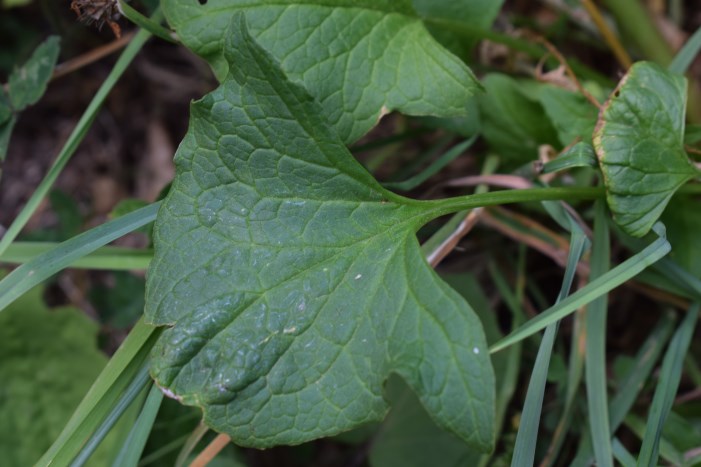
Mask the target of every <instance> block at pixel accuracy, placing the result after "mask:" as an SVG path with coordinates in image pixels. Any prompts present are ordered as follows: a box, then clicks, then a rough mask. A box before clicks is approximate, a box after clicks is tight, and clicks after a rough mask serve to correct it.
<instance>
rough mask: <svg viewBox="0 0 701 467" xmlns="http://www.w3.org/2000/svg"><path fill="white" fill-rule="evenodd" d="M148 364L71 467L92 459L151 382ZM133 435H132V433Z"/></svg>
mask: <svg viewBox="0 0 701 467" xmlns="http://www.w3.org/2000/svg"><path fill="white" fill-rule="evenodd" d="M149 380H150V379H149V375H148V366H146V365H144V366H142V367H141V369H140V370H139V372H138V373H137V374H136V376H135V377H134V379H133V380H132V381H131V383H129V386H128V387H127V389H126V390H125V391H124V393H123V394H122V395H121V396H120V397H119V399H118V400H117V403H116V404H115V405H114V407H113V408H112V410H111V411H110V412H109V413H108V414H107V417H105V419H104V420H103V421H102V423H101V424H100V426H99V427H98V428H97V429H96V430H95V431H94V432H93V434H92V435H91V436H90V437H89V438H88V440H87V442H86V443H85V445H84V446H83V448H82V449H81V450H80V452H79V453H78V455H77V456H76V457H75V459H73V462H71V467H82V466H83V465H85V463H86V462H88V460H89V459H90V456H91V455H92V453H93V452H95V449H97V447H98V446H99V445H100V443H101V442H102V440H104V439H105V436H107V433H109V432H110V430H111V429H112V428H113V427H114V425H115V424H116V423H117V421H118V420H119V419H120V418H121V416H122V415H124V412H126V410H127V409H128V408H129V407H130V406H131V404H132V403H134V401H135V400H136V398H137V397H138V396H139V394H141V393H142V392H143V391H144V388H145V387H146V386H147V384H148V382H149ZM132 433H133V432H132ZM130 437H131V435H130Z"/></svg>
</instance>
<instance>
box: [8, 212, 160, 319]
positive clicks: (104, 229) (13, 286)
mask: <svg viewBox="0 0 701 467" xmlns="http://www.w3.org/2000/svg"><path fill="white" fill-rule="evenodd" d="M159 206H160V203H154V204H150V205H148V206H145V207H143V208H141V209H138V210H136V211H134V212H131V213H129V214H126V215H124V216H122V217H119V218H117V219H115V220H112V221H109V222H107V223H105V224H102V225H100V226H98V227H95V228H94V229H90V230H88V231H87V232H84V233H82V234H80V235H77V236H75V237H73V238H71V239H70V240H66V241H65V242H63V243H61V244H59V245H58V246H57V247H56V248H54V249H52V250H49V251H47V252H46V253H43V254H41V255H39V256H37V257H35V258H34V259H32V260H31V261H29V262H28V263H25V264H23V265H22V266H20V267H18V268H17V269H15V270H14V271H12V272H11V273H10V274H8V275H7V277H5V278H4V279H3V280H2V281H0V311H2V310H3V309H4V308H5V307H6V306H7V305H9V304H10V303H12V302H13V301H15V300H16V299H17V298H18V297H20V296H21V295H22V294H24V293H25V292H26V291H28V290H29V289H31V288H32V287H34V286H35V285H37V284H39V283H41V282H42V281H43V280H45V279H47V278H49V277H51V276H52V275H53V274H55V273H56V272H58V271H60V270H61V269H63V268H65V267H67V266H69V265H70V264H72V263H73V262H74V261H76V260H77V259H79V258H81V257H83V256H85V255H87V254H88V253H91V252H93V251H95V250H96V249H98V248H99V247H101V246H103V245H105V244H107V243H109V242H111V241H113V240H116V239H118V238H119V237H121V236H123V235H125V234H127V233H129V232H132V231H134V230H136V229H138V228H139V227H141V226H143V225H146V224H148V223H149V222H153V220H154V219H155V218H156V212H157V211H158V207H159Z"/></svg>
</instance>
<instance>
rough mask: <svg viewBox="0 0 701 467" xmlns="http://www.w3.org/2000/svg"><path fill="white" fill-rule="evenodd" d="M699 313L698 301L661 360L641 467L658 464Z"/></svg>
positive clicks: (641, 457) (646, 430) (641, 453)
mask: <svg viewBox="0 0 701 467" xmlns="http://www.w3.org/2000/svg"><path fill="white" fill-rule="evenodd" d="M698 316H699V305H698V303H697V304H694V305H693V306H692V307H691V308H690V309H689V311H688V312H687V314H686V316H685V317H684V320H683V321H682V322H681V324H680V325H679V328H678V329H677V331H676V332H675V333H674V337H672V341H671V342H670V343H669V348H668V349H667V352H666V353H665V357H664V360H663V362H662V371H661V373H660V379H659V381H660V382H659V383H658V385H657V389H656V390H655V396H654V397H653V399H652V407H651V408H650V415H649V416H648V420H647V427H646V429H645V437H644V438H643V444H642V446H641V448H640V456H639V457H638V466H654V465H657V459H658V457H659V444H660V437H661V436H662V428H663V427H664V423H665V420H666V418H667V415H668V414H669V412H670V411H671V410H672V405H673V404H674V397H675V395H676V394H677V389H678V388H679V381H680V380H681V374H682V366H683V364H684V357H685V356H686V353H687V352H688V350H689V344H690V343H691V337H692V336H693V334H694V329H695V328H696V321H697V319H698Z"/></svg>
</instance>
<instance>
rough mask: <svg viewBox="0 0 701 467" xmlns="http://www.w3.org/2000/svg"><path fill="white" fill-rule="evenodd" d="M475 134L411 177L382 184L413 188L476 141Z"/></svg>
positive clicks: (391, 187) (392, 186) (399, 188)
mask: <svg viewBox="0 0 701 467" xmlns="http://www.w3.org/2000/svg"><path fill="white" fill-rule="evenodd" d="M477 136H479V135H475V136H473V137H472V138H470V139H468V140H465V141H463V142H462V143H460V144H458V145H456V146H454V147H452V148H450V149H449V150H448V151H446V152H445V153H444V154H443V155H442V156H440V157H439V158H438V159H436V160H435V161H434V162H433V163H431V165H429V166H428V167H427V168H426V169H424V170H423V171H421V172H419V173H418V174H416V175H414V176H413V177H410V178H408V179H406V180H404V181H402V182H389V183H384V184H383V186H384V187H385V188H389V189H391V190H399V191H410V190H413V189H414V188H416V187H417V186H419V185H421V184H422V183H423V182H425V181H426V180H428V179H429V178H431V177H432V176H434V175H435V174H437V173H438V172H440V171H441V170H442V169H443V168H444V167H445V166H447V165H448V164H450V163H451V162H453V161H454V160H455V159H456V158H457V157H458V156H459V155H460V154H462V153H463V152H465V151H466V150H467V149H468V148H469V147H470V146H472V144H473V143H474V142H475V141H477Z"/></svg>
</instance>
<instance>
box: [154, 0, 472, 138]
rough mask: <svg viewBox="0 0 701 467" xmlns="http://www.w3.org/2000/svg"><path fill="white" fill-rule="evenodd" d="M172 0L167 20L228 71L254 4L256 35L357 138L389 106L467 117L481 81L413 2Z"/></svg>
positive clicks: (343, 131) (346, 134)
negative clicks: (228, 43)
mask: <svg viewBox="0 0 701 467" xmlns="http://www.w3.org/2000/svg"><path fill="white" fill-rule="evenodd" d="M200 3H201V2H198V0H164V2H163V9H164V12H165V14H166V17H167V18H168V22H169V23H170V24H171V26H172V27H173V28H175V30H176V32H177V34H178V37H179V38H180V40H181V41H183V43H184V44H185V45H187V46H188V47H189V48H191V49H192V50H194V51H195V52H196V53H198V54H199V55H201V56H202V57H204V58H205V59H206V60H208V61H209V62H210V63H211V64H212V66H213V67H214V70H215V72H216V74H217V76H219V77H220V78H223V77H224V76H226V70H227V68H228V65H227V62H226V60H225V59H224V56H223V54H222V42H223V41H224V39H225V37H226V29H227V27H228V25H229V22H230V20H231V17H232V15H234V14H235V13H236V12H239V11H245V14H246V18H247V20H248V24H249V27H250V30H251V34H252V35H253V36H254V37H255V38H256V40H257V41H258V42H259V43H260V44H261V45H262V46H263V47H264V48H266V49H267V50H268V51H270V53H272V54H273V56H275V57H276V58H277V59H278V60H279V62H280V64H281V66H282V69H283V70H284V71H285V73H286V74H287V76H288V77H290V79H292V80H293V81H296V82H299V83H302V84H303V85H304V86H305V87H306V88H307V90H308V91H309V92H310V93H311V94H312V95H313V96H314V97H315V98H316V99H317V100H318V101H319V102H321V104H322V106H323V108H324V111H325V114H326V116H327V118H328V119H329V121H330V122H331V123H333V124H334V125H335V126H336V129H337V131H338V132H339V134H340V135H341V138H342V139H343V140H344V141H345V142H346V143H350V142H353V141H355V140H357V139H358V138H360V137H361V136H362V135H363V134H365V133H366V132H367V131H368V130H369V129H370V128H372V127H373V126H374V125H375V124H376V123H377V120H378V118H379V116H380V114H381V112H385V111H389V110H399V111H401V112H404V113H407V114H411V115H435V116H441V117H451V116H458V115H463V114H464V113H465V105H466V101H467V99H468V98H469V97H470V96H471V95H472V94H473V93H474V92H475V91H476V90H477V89H478V88H479V84H478V83H477V81H476V79H475V78H474V76H473V74H472V72H471V71H470V70H469V69H468V68H467V66H465V64H464V63H462V62H461V61H460V60H459V59H458V58H457V57H455V56H454V55H452V54H451V53H450V52H448V51H447V50H446V49H444V48H443V47H442V46H441V45H440V44H438V43H437V42H436V41H435V40H434V39H433V38H432V37H431V35H430V34H429V33H428V31H427V30H426V28H425V27H424V25H423V23H422V22H421V20H420V19H419V18H418V17H417V16H416V14H415V13H414V12H413V9H412V6H411V2H410V1H409V0H335V1H328V0H306V1H299V0H297V1H292V0H282V1H280V0H275V1H271V0H259V1H256V2H251V1H250V0H209V1H208V2H206V3H204V4H200Z"/></svg>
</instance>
